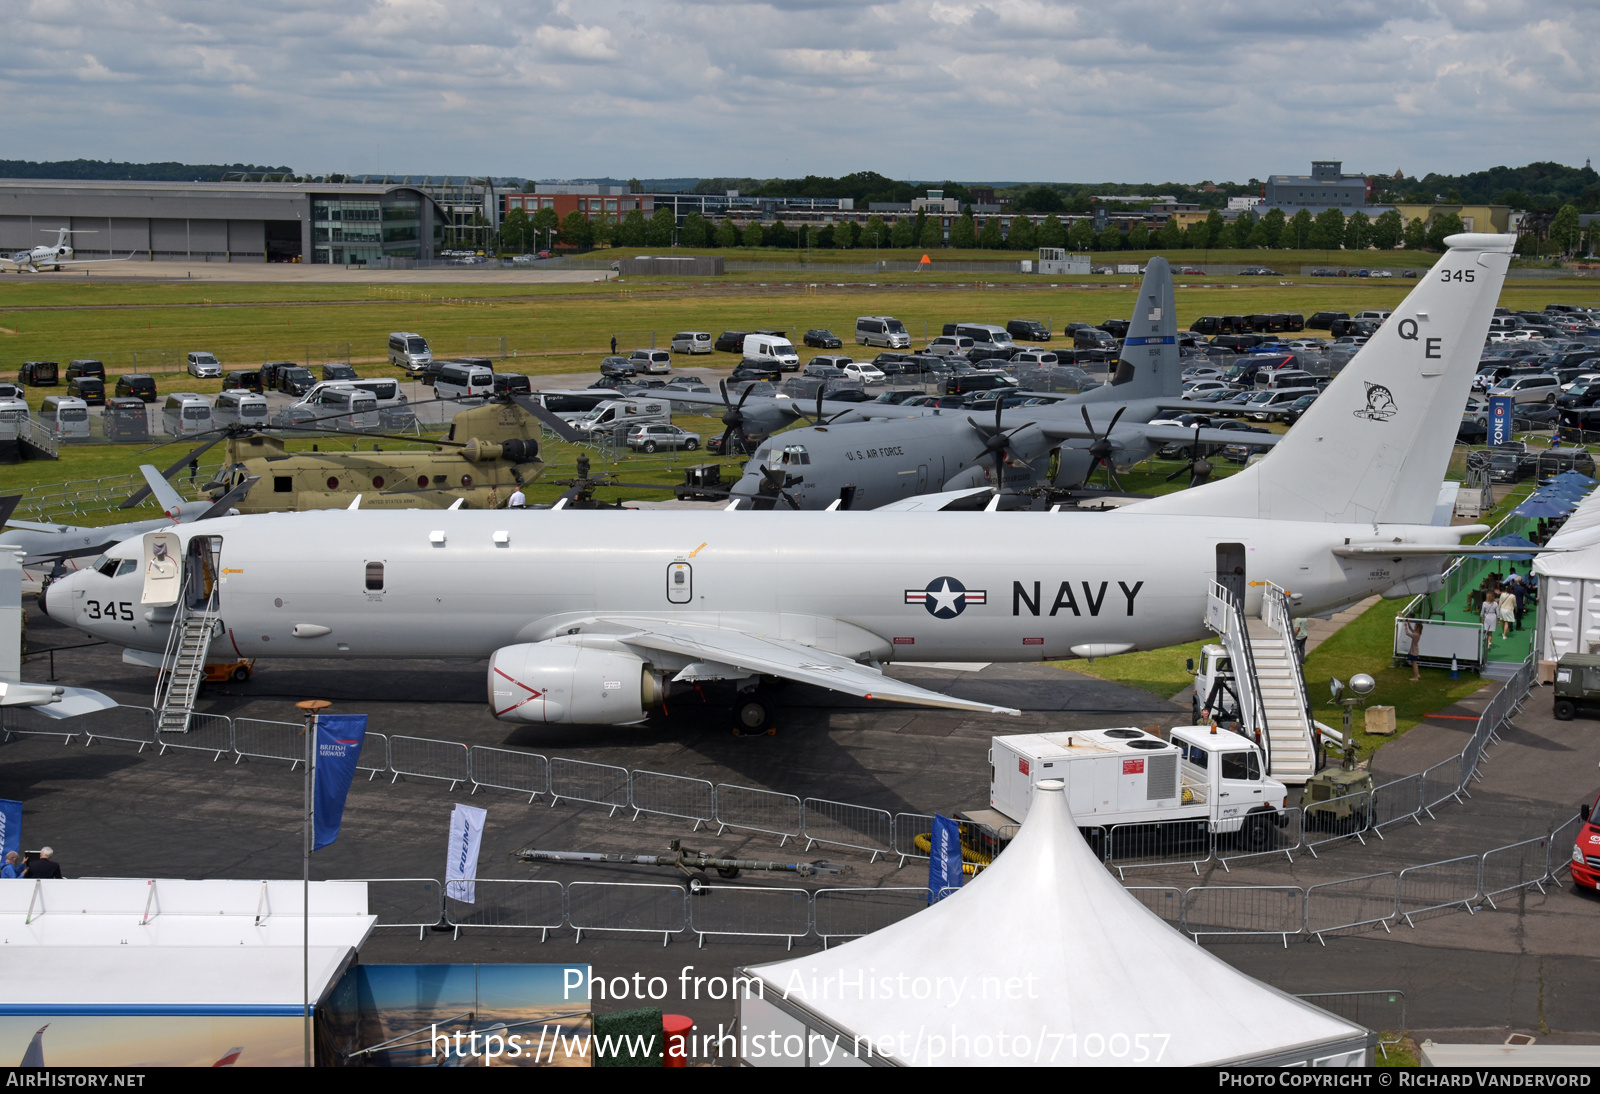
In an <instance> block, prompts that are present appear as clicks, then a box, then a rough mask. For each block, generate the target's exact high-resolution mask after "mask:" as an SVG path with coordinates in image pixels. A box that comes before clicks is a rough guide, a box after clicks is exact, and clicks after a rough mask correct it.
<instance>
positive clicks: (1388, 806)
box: [1372, 775, 1422, 839]
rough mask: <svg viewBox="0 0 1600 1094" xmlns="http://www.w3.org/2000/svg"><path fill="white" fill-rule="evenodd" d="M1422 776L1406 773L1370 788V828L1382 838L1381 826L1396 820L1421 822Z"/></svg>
mask: <svg viewBox="0 0 1600 1094" xmlns="http://www.w3.org/2000/svg"><path fill="white" fill-rule="evenodd" d="M1421 812H1422V776H1421V775H1407V776H1405V777H1404V778H1400V779H1394V780H1393V781H1391V782H1386V783H1384V784H1383V785H1382V786H1375V787H1373V788H1372V830H1373V831H1374V832H1376V833H1377V835H1378V838H1379V839H1382V838H1383V826H1384V825H1386V824H1394V823H1395V822H1396V821H1403V820H1413V821H1416V822H1417V823H1418V824H1421V823H1422V820H1421V818H1419V817H1418V816H1417V814H1419V813H1421Z"/></svg>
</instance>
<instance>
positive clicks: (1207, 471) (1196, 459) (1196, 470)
mask: <svg viewBox="0 0 1600 1094" xmlns="http://www.w3.org/2000/svg"><path fill="white" fill-rule="evenodd" d="M1202 425H1203V423H1201V422H1196V423H1195V424H1194V443H1193V444H1191V445H1190V446H1189V462H1188V463H1187V464H1185V465H1184V466H1182V467H1180V468H1178V469H1177V470H1176V471H1174V472H1173V473H1172V474H1170V475H1168V476H1167V477H1166V481H1167V482H1171V481H1172V480H1173V479H1175V478H1177V477H1178V476H1179V475H1182V474H1184V473H1185V472H1188V474H1189V485H1190V486H1191V487H1194V486H1199V485H1201V484H1202V483H1204V482H1205V481H1206V480H1207V479H1209V478H1210V477H1211V471H1212V467H1211V461H1210V460H1208V459H1206V458H1205V456H1203V455H1202V454H1201V452H1200V429H1201V426H1202Z"/></svg>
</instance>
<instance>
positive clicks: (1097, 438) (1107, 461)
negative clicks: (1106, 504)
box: [1078, 404, 1128, 490]
mask: <svg viewBox="0 0 1600 1094" xmlns="http://www.w3.org/2000/svg"><path fill="white" fill-rule="evenodd" d="M1078 409H1079V410H1080V411H1081V412H1082V413H1083V424H1084V426H1085V427H1086V428H1087V429H1088V430H1089V433H1090V435H1091V436H1093V437H1094V443H1093V444H1091V445H1090V446H1089V456H1090V457H1091V458H1092V459H1093V460H1094V463H1091V464H1090V465H1089V474H1090V475H1092V474H1094V469H1095V465H1096V464H1104V465H1105V469H1106V480H1107V481H1108V482H1109V483H1110V484H1111V485H1112V486H1115V487H1116V488H1117V489H1118V490H1121V489H1122V483H1121V481H1119V480H1118V478H1117V469H1116V468H1115V467H1113V466H1112V463H1111V455H1112V453H1113V452H1115V451H1116V445H1114V444H1112V443H1111V432H1112V430H1114V429H1116V428H1117V419H1118V418H1121V417H1122V412H1123V411H1125V410H1127V409H1128V408H1127V407H1125V406H1123V407H1118V408H1117V412H1116V413H1115V414H1113V415H1112V416H1111V424H1110V425H1108V426H1106V431H1105V433H1103V434H1096V433H1095V430H1094V423H1093V422H1091V421H1090V420H1089V408H1088V407H1086V406H1083V405H1082V404H1079V406H1078ZM1084 477H1085V479H1087V478H1088V476H1087V475H1086V476H1084Z"/></svg>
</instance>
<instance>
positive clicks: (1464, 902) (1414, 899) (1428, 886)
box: [1396, 855, 1483, 930]
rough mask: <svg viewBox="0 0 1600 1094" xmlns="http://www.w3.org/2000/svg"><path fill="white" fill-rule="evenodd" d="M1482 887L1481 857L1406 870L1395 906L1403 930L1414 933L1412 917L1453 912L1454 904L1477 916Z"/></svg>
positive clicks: (1454, 859)
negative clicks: (1406, 928)
mask: <svg viewBox="0 0 1600 1094" xmlns="http://www.w3.org/2000/svg"><path fill="white" fill-rule="evenodd" d="M1482 884H1483V856H1481V855H1461V856H1459V857H1457V858H1451V859H1444V860H1442V861H1440V862H1426V863H1423V864H1422V865H1421V866H1408V867H1406V868H1405V869H1404V870H1401V871H1400V877H1399V881H1398V883H1397V885H1398V889H1399V896H1398V898H1397V899H1398V900H1399V903H1398V905H1397V906H1396V908H1397V910H1398V911H1399V913H1400V918H1402V919H1404V920H1405V921H1406V926H1408V927H1410V928H1411V929H1412V930H1416V927H1417V925H1416V923H1415V922H1414V921H1413V919H1412V916H1418V915H1421V914H1422V913H1423V912H1434V911H1438V910H1439V909H1441V908H1453V907H1455V906H1456V905H1457V904H1459V905H1461V906H1462V907H1463V908H1465V909H1466V910H1467V914H1468V915H1476V914H1477V907H1476V904H1477V900H1478V892H1479V890H1480V889H1481V887H1482Z"/></svg>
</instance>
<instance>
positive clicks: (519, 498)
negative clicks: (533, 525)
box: [506, 482, 528, 509]
mask: <svg viewBox="0 0 1600 1094" xmlns="http://www.w3.org/2000/svg"><path fill="white" fill-rule="evenodd" d="M527 507H528V495H526V494H524V493H523V492H522V484H521V483H520V482H519V483H517V488H516V489H515V490H513V491H511V497H509V498H507V499H506V508H507V509H526V508H527Z"/></svg>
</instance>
